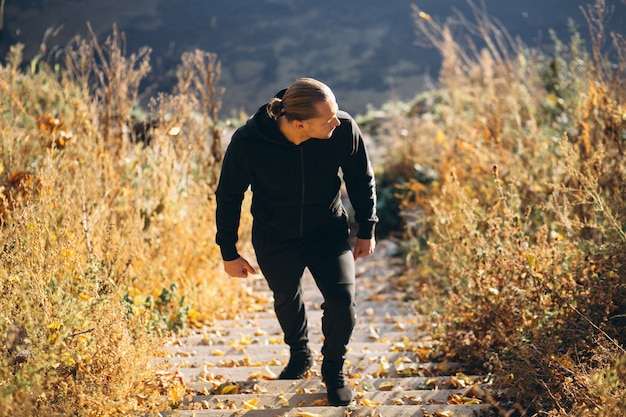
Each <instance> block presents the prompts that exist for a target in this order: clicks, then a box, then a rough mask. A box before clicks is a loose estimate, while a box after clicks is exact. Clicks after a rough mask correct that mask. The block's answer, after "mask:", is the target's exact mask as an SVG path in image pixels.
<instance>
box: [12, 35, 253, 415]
mask: <svg viewBox="0 0 626 417" xmlns="http://www.w3.org/2000/svg"><path fill="white" fill-rule="evenodd" d="M122 45H123V34H120V33H118V32H117V31H116V30H114V31H113V34H112V35H111V37H110V38H109V39H108V40H107V41H106V42H104V43H103V44H99V43H98V42H97V40H96V39H95V36H94V38H93V39H91V40H80V39H78V40H76V41H75V42H74V43H72V44H71V45H69V46H68V47H67V49H66V50H65V51H64V54H63V55H62V56H61V57H59V58H60V59H62V60H63V61H64V62H63V65H53V64H49V63H47V62H44V61H43V60H39V59H36V60H35V61H34V62H33V63H32V64H31V66H30V67H29V68H27V69H26V70H21V69H20V68H21V66H20V64H21V46H19V45H16V46H14V47H13V48H12V50H11V54H10V56H9V57H7V64H6V65H5V66H3V67H0V103H1V104H0V119H1V123H0V126H1V127H0V150H1V151H0V155H1V156H0V179H1V180H2V181H1V183H2V184H1V186H2V194H0V216H1V219H0V227H2V232H1V233H0V250H1V252H0V290H1V291H2V294H3V297H1V298H0V311H1V312H2V317H1V320H0V335H2V340H1V341H0V343H1V344H0V346H1V350H2V354H0V404H1V406H0V415H3V416H4V415H6V416H20V415H23V416H27V415H49V416H53V415H127V414H128V413H131V412H134V411H149V410H155V409H156V408H158V407H159V408H161V409H163V408H164V407H167V406H168V405H169V404H170V403H175V402H176V401H177V400H178V399H179V393H178V390H180V383H179V381H177V380H176V378H174V377H172V376H170V375H167V374H164V373H159V372H158V371H159V369H158V363H159V361H158V360H157V359H158V356H159V353H158V352H159V351H160V346H161V344H162V343H163V341H164V340H165V338H160V337H161V336H163V335H167V334H168V333H169V332H171V331H178V330H183V329H185V328H186V327H187V326H190V325H202V324H203V323H206V322H210V321H211V320H214V319H216V318H222V317H228V316H230V315H232V314H235V313H236V312H237V311H238V310H239V309H241V308H242V307H244V306H245V304H246V303H245V301H242V300H244V299H245V297H247V293H246V291H245V289H244V288H243V286H242V285H241V284H240V281H230V280H225V277H224V275H223V274H222V272H221V262H220V259H221V258H220V256H219V251H218V248H217V247H216V245H215V243H214V233H215V229H214V224H213V217H214V215H213V213H214V200H213V189H214V187H215V184H216V178H217V173H218V166H219V162H220V161H221V133H222V130H223V129H224V125H223V124H222V123H221V122H219V121H218V120H217V119H216V114H217V109H219V105H220V104H219V103H220V102H219V99H220V96H221V94H222V91H221V90H220V89H219V88H218V87H217V82H218V80H219V62H218V61H217V60H216V57H215V56H214V55H212V54H207V53H203V52H200V51H196V52H193V53H188V54H186V55H185V56H183V59H182V62H181V65H180V67H179V71H178V73H179V84H178V86H177V90H176V91H174V92H173V93H172V94H169V95H166V94H162V95H160V96H159V97H158V98H155V99H154V100H153V101H152V103H151V105H150V110H149V114H148V119H147V121H148V122H150V123H148V124H149V128H148V129H147V130H145V131H144V130H141V131H139V133H146V134H148V135H149V139H150V145H149V146H146V144H145V143H142V142H137V140H136V139H137V132H134V131H133V126H136V125H137V124H138V123H139V122H141V121H142V120H138V119H137V116H136V113H137V112H136V109H135V104H136V100H137V95H138V85H139V82H140V81H141V79H142V78H143V77H145V75H146V74H147V73H148V72H149V69H150V68H149V64H148V58H149V51H148V50H143V51H140V52H139V53H137V54H131V55H130V56H125V55H124V54H123V52H122V51H123V48H122ZM247 221H248V220H247V217H245V216H244V226H245V225H246V224H247V223H246V222H247ZM244 239H245V236H244Z"/></svg>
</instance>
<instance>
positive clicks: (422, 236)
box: [385, 0, 626, 416]
mask: <svg viewBox="0 0 626 417" xmlns="http://www.w3.org/2000/svg"><path fill="white" fill-rule="evenodd" d="M605 11H606V8H605V6H604V2H603V1H601V0H600V1H598V2H597V3H596V4H594V5H592V6H589V7H588V8H586V9H585V14H586V16H587V17H588V20H589V24H590V27H591V28H592V30H591V32H592V38H593V44H592V45H591V55H589V54H588V53H587V52H586V51H585V48H584V47H583V45H582V41H581V39H580V37H579V36H578V35H577V34H576V33H575V32H573V33H572V37H571V39H570V41H569V43H568V44H567V45H564V44H562V43H561V42H560V41H559V40H558V39H555V40H554V41H555V50H554V51H553V52H552V53H545V52H540V51H533V50H530V49H528V48H526V47H525V46H524V45H521V44H518V43H517V42H515V41H513V40H512V39H511V38H510V37H509V36H507V34H506V31H505V30H504V28H502V27H501V26H499V25H498V24H496V23H494V22H491V21H490V20H489V19H487V18H486V12H485V10H483V9H481V8H479V7H476V6H474V12H475V16H474V17H475V19H474V20H475V21H472V22H470V21H469V20H467V19H465V18H464V17H463V16H456V17H455V18H454V19H451V20H449V21H447V22H445V23H438V22H435V21H434V19H433V18H432V17H431V16H429V15H428V14H427V13H426V12H425V11H422V10H419V9H417V8H416V9H415V20H416V24H417V26H418V29H419V30H418V32H419V33H420V34H421V35H423V38H422V39H425V40H426V41H427V42H429V43H430V44H431V45H434V46H435V47H437V48H438V49H439V50H440V51H441V53H442V56H443V66H442V72H441V77H440V81H441V89H439V90H438V91H433V92H429V93H428V94H425V95H424V96H423V97H421V98H419V99H418V100H416V102H415V103H414V105H413V106H412V108H411V109H409V110H408V111H407V112H406V113H398V114H397V116H395V117H393V118H392V123H390V126H391V127H387V132H389V133H390V134H391V136H392V138H391V141H392V142H393V143H394V146H395V150H394V151H392V152H391V153H390V155H389V161H388V162H387V164H386V165H385V167H386V170H387V175H390V176H391V177H392V178H394V179H395V180H396V181H395V182H396V183H397V184H401V185H398V186H397V187H396V192H397V198H398V200H399V201H400V209H401V212H402V215H403V217H404V221H405V225H406V233H407V236H406V238H407V240H408V243H407V245H406V249H407V258H408V260H409V262H410V267H411V271H410V272H409V273H408V275H409V279H411V281H412V287H413V288H412V289H413V291H414V292H415V294H416V297H417V298H419V299H420V304H421V305H422V308H423V310H424V312H431V313H432V314H433V316H432V317H433V321H434V323H435V324H436V325H437V327H436V330H435V333H436V336H437V337H438V339H439V340H440V344H439V346H438V349H439V354H441V355H445V356H446V357H448V358H450V359H455V360H463V361H466V362H468V363H470V364H474V365H475V366H477V367H480V368H482V369H485V368H486V369H487V370H489V371H492V372H493V373H494V376H495V380H496V381H497V385H499V386H501V387H503V388H507V387H508V388H511V389H510V390H509V391H508V392H509V394H508V395H507V396H505V397H503V398H495V399H494V403H495V404H497V405H498V406H499V407H500V410H501V412H502V415H563V416H565V415H604V416H607V415H616V416H617V415H623V413H624V412H626V403H625V402H624V398H625V397H624V393H625V392H626V385H625V384H626V375H625V373H624V365H623V362H624V358H625V357H626V351H625V350H624V344H625V343H626V339H624V334H625V332H624V320H623V314H624V312H625V311H626V304H625V302H624V300H625V299H626V298H624V296H625V294H626V257H625V255H624V253H625V252H624V249H625V247H626V236H625V234H624V216H625V215H626V211H625V207H626V194H625V193H624V190H625V184H626V178H625V176H626V172H624V167H625V166H626V160H625V157H624V138H625V137H626V136H624V135H626V85H625V84H624V77H623V75H624V70H625V69H626V60H624V57H625V52H626V42H625V41H624V39H623V37H621V36H620V35H618V34H611V38H610V40H611V42H610V46H611V48H612V49H611V53H610V54H608V53H604V52H602V51H601V45H604V43H603V41H604V39H605V37H603V36H601V35H603V19H604V18H605V17H606V16H605ZM453 33H455V34H457V35H456V36H457V37H453V36H452V34H453ZM465 35H467V36H465ZM596 35H597V36H596ZM604 35H605V36H607V35H606V34H604ZM460 39H462V40H463V42H464V43H463V44H461V43H460ZM467 39H475V40H476V41H475V42H472V41H467ZM476 45H482V46H481V47H478V46H476ZM609 60H612V61H610V62H609ZM407 114H408V117H407ZM424 292H430V293H436V294H439V295H440V297H434V296H432V295H431V296H429V297H423V293H424ZM429 301H430V303H429Z"/></svg>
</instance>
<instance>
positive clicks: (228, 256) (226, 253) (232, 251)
mask: <svg viewBox="0 0 626 417" xmlns="http://www.w3.org/2000/svg"><path fill="white" fill-rule="evenodd" d="M220 252H221V253H222V260H223V261H234V260H235V259H237V258H239V252H237V248H236V247H234V246H228V247H224V246H220Z"/></svg>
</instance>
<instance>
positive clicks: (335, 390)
mask: <svg viewBox="0 0 626 417" xmlns="http://www.w3.org/2000/svg"><path fill="white" fill-rule="evenodd" d="M322 380H323V381H324V383H325V384H326V395H327V397H328V404H330V405H333V406H335V407H339V406H342V405H348V404H350V402H351V401H352V389H350V387H349V386H348V385H346V381H345V379H344V376H343V371H342V370H341V367H339V368H337V367H333V366H322Z"/></svg>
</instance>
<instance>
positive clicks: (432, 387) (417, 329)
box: [167, 242, 493, 417]
mask: <svg viewBox="0 0 626 417" xmlns="http://www.w3.org/2000/svg"><path fill="white" fill-rule="evenodd" d="M392 250H393V246H392V245H391V244H390V243H388V242H386V243H385V242H381V244H379V247H378V248H377V254H376V255H375V256H373V257H371V258H368V259H367V260H364V259H361V260H359V261H358V263H357V270H358V272H357V311H358V323H357V326H356V328H355V331H354V334H353V337H352V340H351V342H350V345H349V348H350V350H349V352H348V357H347V361H346V366H345V368H344V369H345V370H346V371H347V374H346V376H347V378H348V379H347V381H348V383H349V384H350V385H351V386H352V387H353V391H354V392H355V398H354V400H353V401H352V403H351V404H350V405H349V406H347V407H332V406H329V405H328V403H327V400H326V389H325V387H324V384H323V383H322V382H321V375H320V365H321V359H322V358H321V355H320V353H319V352H320V348H321V344H322V332H321V327H320V325H321V322H320V320H321V315H322V311H321V308H320V304H321V302H322V299H321V295H320V294H319V291H318V290H317V288H316V287H315V284H314V282H313V279H312V278H311V277H310V276H308V275H305V278H304V282H303V285H304V287H305V289H306V290H305V295H306V298H307V300H306V302H307V312H308V315H309V326H310V329H309V332H310V333H309V338H310V340H311V341H312V345H311V348H312V350H313V352H314V354H315V356H316V359H317V360H316V365H315V366H314V367H313V369H312V371H311V372H310V375H309V376H308V378H306V379H302V380H297V381H282V380H276V379H275V378H276V375H278V374H279V373H280V371H281V369H282V368H283V367H284V366H285V365H286V363H287V361H288V359H289V349H288V347H287V346H286V345H285V344H284V343H283V341H282V333H281V330H280V327H279V326H278V323H277V321H276V318H275V315H274V312H273V309H272V304H271V293H270V292H269V290H268V289H267V286H266V284H265V281H264V280H263V279H262V278H260V277H259V278H253V279H251V280H250V285H251V286H252V287H253V289H254V292H255V294H258V303H257V304H256V305H255V306H254V309H253V312H251V313H249V314H248V315H247V316H245V317H239V318H237V319H234V320H224V321H218V322H216V323H214V325H213V326H211V327H210V328H205V329H202V330H197V331H196V332H195V333H193V334H191V335H189V336H186V337H181V338H178V339H175V340H173V341H172V343H171V345H170V346H169V347H168V350H169V351H170V352H171V358H170V360H171V363H172V367H173V368H172V369H173V370H175V372H177V373H178V374H179V375H180V377H181V378H182V379H183V380H184V381H185V385H186V387H187V388H188V390H190V391H191V392H192V394H191V395H190V396H187V397H186V399H185V400H184V401H183V403H182V406H181V409H180V410H177V411H175V412H169V413H167V415H169V416H181V417H187V416H196V417H213V416H215V417H218V416H240V415H245V416H259V417H263V416H267V417H274V416H279V417H291V416H299V417H315V416H328V417H335V416H337V417H343V416H371V417H377V416H380V417H408V416H434V417H451V416H455V417H462V416H489V415H492V414H493V413H492V411H491V410H490V409H489V407H488V406H487V405H485V404H484V402H483V400H482V399H481V398H480V394H481V393H482V392H484V391H483V389H484V388H485V387H486V386H487V385H488V379H487V377H486V376H483V375H470V374H468V373H467V371H466V370H465V369H463V366H461V365H460V364H454V363H445V362H432V361H429V359H428V358H429V356H430V355H429V353H430V351H431V350H430V347H431V340H430V337H429V335H428V334H427V333H426V332H424V331H423V329H424V325H425V324H427V323H426V321H427V318H426V317H424V316H421V315H419V314H418V313H417V312H416V311H415V308H414V305H413V304H412V303H411V302H406V301H403V299H404V298H405V297H404V293H403V292H402V290H401V289H398V288H395V287H394V277H395V275H396V272H397V268H395V267H394V266H393V265H389V261H388V260H387V261H386V262H382V261H381V260H382V259H389V258H388V254H389V252H390V251H392Z"/></svg>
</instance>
